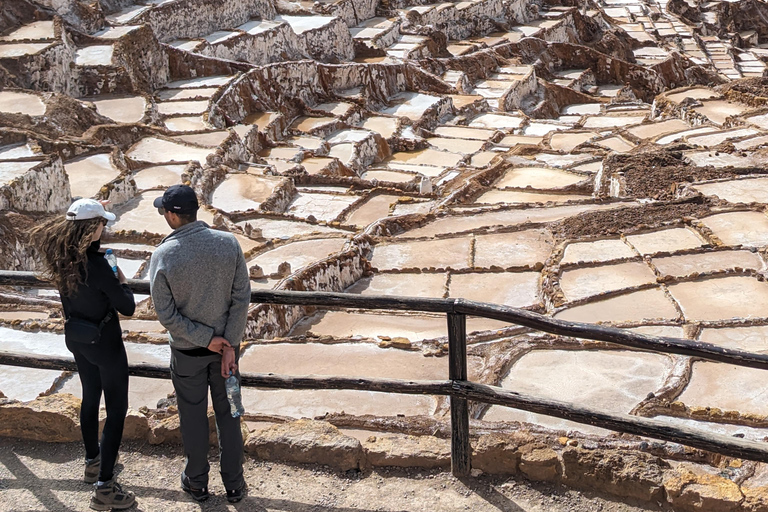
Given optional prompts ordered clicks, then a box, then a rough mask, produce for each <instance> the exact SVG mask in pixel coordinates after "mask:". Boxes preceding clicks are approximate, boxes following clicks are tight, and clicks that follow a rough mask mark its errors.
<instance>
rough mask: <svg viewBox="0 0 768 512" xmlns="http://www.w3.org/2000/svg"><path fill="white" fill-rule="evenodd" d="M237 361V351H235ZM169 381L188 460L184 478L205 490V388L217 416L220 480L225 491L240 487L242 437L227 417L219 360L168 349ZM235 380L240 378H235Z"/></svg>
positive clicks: (236, 422)
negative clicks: (170, 380) (176, 403)
mask: <svg viewBox="0 0 768 512" xmlns="http://www.w3.org/2000/svg"><path fill="white" fill-rule="evenodd" d="M235 353H236V357H237V358H238V359H239V357H240V350H239V349H236V352H235ZM171 378H172V380H173V388H174V389H175V390H176V400H177V402H178V406H179V421H180V422H181V438H182V441H183V442H184V454H185V455H186V457H187V463H186V467H185V468H184V474H185V475H186V476H187V477H188V478H189V483H190V485H191V486H192V487H194V488H202V487H208V471H209V470H210V465H209V464H208V433H209V430H208V387H209V386H210V389H211V401H212V402H213V411H214V413H215V415H216V434H217V435H218V438H219V461H220V463H221V480H222V482H224V487H225V488H226V489H229V490H232V489H240V488H241V487H242V486H243V484H244V482H245V481H244V480H243V433H242V431H241V430H240V418H233V417H232V414H231V413H230V408H229V401H228V400H227V390H226V387H225V385H224V378H223V377H222V376H221V356H220V355H219V354H213V355H210V356H202V357H192V356H188V355H185V354H183V353H182V352H179V351H178V350H175V349H173V348H172V349H171ZM237 378H238V380H239V379H240V374H239V372H238V374H237Z"/></svg>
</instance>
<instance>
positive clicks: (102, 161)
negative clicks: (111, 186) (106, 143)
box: [64, 153, 120, 197]
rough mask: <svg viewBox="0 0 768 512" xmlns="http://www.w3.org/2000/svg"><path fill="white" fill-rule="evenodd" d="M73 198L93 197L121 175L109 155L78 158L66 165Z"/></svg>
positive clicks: (102, 154) (65, 168)
mask: <svg viewBox="0 0 768 512" xmlns="http://www.w3.org/2000/svg"><path fill="white" fill-rule="evenodd" d="M64 170H65V171H66V172H67V176H69V186H70V189H71V191H72V197H93V196H95V195H96V194H97V193H98V192H99V190H101V187H102V186H104V185H105V184H107V183H109V182H110V181H112V180H114V179H115V178H117V177H118V176H119V175H120V169H118V168H116V167H115V166H114V165H113V164H112V159H111V158H110V154H109V153H101V154H97V155H91V156H86V157H82V158H76V159H74V160H70V161H68V162H67V163H66V164H64Z"/></svg>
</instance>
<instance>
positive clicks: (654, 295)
mask: <svg viewBox="0 0 768 512" xmlns="http://www.w3.org/2000/svg"><path fill="white" fill-rule="evenodd" d="M677 317H678V313H677V309H675V306H674V304H672V301H671V300H670V299H669V298H668V297H667V296H666V295H665V294H664V292H663V291H662V290H661V289H658V288H652V289H650V290H641V291H637V292H631V293H626V294H623V295H619V296H616V297H611V298H609V299H603V300H598V301H594V302H590V303H588V304H583V305H581V306H575V307H572V308H568V309H565V310H563V311H560V312H559V313H557V314H556V315H555V318H559V319H561V320H568V321H571V322H589V323H596V322H637V321H650V320H674V319H676V318H677Z"/></svg>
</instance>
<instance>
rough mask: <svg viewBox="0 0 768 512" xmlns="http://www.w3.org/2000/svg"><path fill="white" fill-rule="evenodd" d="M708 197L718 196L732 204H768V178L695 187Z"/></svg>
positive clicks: (720, 182) (721, 182)
mask: <svg viewBox="0 0 768 512" xmlns="http://www.w3.org/2000/svg"><path fill="white" fill-rule="evenodd" d="M695 188H696V190H698V191H699V192H701V193H702V194H704V195H707V196H717V197H719V198H720V199H724V200H726V201H728V202H730V203H768V178H753V179H742V180H731V181H719V182H714V183H702V184H699V185H695Z"/></svg>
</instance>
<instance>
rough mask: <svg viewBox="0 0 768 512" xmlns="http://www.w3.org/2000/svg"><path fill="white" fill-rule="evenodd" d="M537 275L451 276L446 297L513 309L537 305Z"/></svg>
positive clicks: (512, 273)
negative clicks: (501, 305)
mask: <svg viewBox="0 0 768 512" xmlns="http://www.w3.org/2000/svg"><path fill="white" fill-rule="evenodd" d="M540 279H541V275H540V274H539V273H538V272H504V273H501V274H498V273H472V274H453V275H452V276H451V281H450V285H449V293H448V296H449V297H453V298H458V297H460V298H463V299H468V300H476V301H479V302H490V303H493V304H504V305H506V306H512V307H516V308H523V307H528V306H534V305H536V304H539V303H541V296H540V285H539V281H540Z"/></svg>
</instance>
